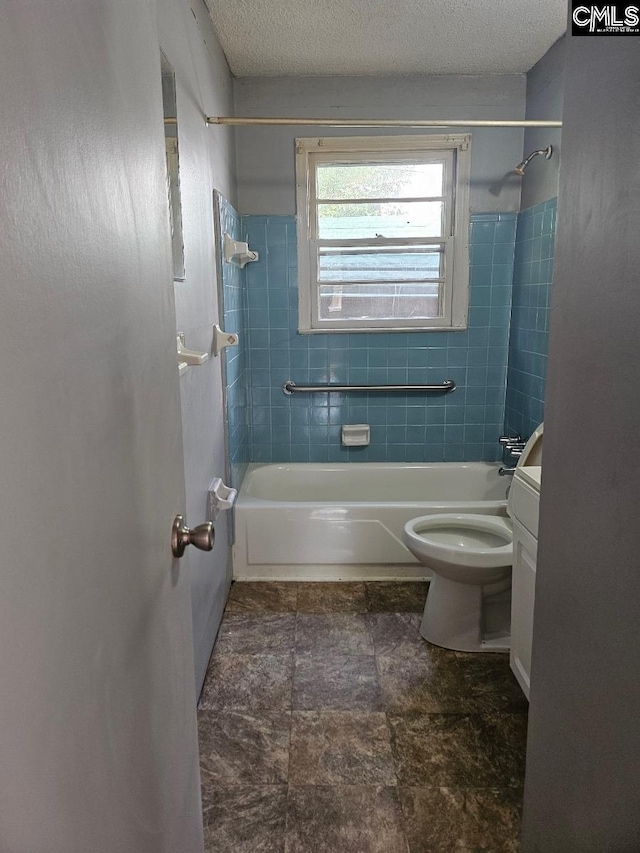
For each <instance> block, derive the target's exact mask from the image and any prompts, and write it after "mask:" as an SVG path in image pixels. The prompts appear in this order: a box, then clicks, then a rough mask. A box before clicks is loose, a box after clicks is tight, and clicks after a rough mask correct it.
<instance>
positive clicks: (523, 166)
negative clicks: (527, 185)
mask: <svg viewBox="0 0 640 853" xmlns="http://www.w3.org/2000/svg"><path fill="white" fill-rule="evenodd" d="M538 154H544V159H545V160H549V158H550V157H551V155H552V154H553V148H552V147H551V145H547V147H546V148H539V149H538V150H537V151H534V152H533V153H531V154H529V156H528V157H527V158H526V160H523V161H522V163H518V165H517V166H516V167H515V169H514V170H513V171H514V172H515V173H516V174H518V175H524V170H525V169H526V168H527V166H528V165H529V163H530V162H531V161H532V160H533V158H534V157H537V156H538Z"/></svg>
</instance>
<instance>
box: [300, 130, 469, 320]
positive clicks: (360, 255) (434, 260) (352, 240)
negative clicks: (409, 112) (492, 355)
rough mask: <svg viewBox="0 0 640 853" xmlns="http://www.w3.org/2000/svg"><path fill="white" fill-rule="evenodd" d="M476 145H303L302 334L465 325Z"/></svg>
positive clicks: (381, 141)
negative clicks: (472, 160) (472, 162)
mask: <svg viewBox="0 0 640 853" xmlns="http://www.w3.org/2000/svg"><path fill="white" fill-rule="evenodd" d="M470 147H471V137H470V136H468V135H464V136H462V135H456V136H450V135H447V136H432V135H430V136H423V137H418V136H386V137H376V138H357V137H343V138H333V139H327V138H324V139H297V140H296V184H297V204H298V218H297V222H298V228H297V231H298V269H299V289H300V331H301V332H307V333H314V332H323V331H331V332H336V331H345V332H353V331H367V330H369V331H382V330H390V329H395V330H411V329H413V330H416V329H438V330H442V329H464V328H466V323H467V305H468V292H469V247H468V234H469V163H470V154H471V151H470Z"/></svg>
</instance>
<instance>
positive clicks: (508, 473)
mask: <svg viewBox="0 0 640 853" xmlns="http://www.w3.org/2000/svg"><path fill="white" fill-rule="evenodd" d="M515 473H516V466H515V465H514V466H513V468H506V467H505V466H504V465H503V466H502V468H498V474H499V475H500V476H501V477H513V475H514V474H515Z"/></svg>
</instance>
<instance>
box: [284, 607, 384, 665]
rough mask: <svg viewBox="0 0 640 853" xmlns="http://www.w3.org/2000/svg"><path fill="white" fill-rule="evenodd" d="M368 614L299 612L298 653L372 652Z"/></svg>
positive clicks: (369, 653)
mask: <svg viewBox="0 0 640 853" xmlns="http://www.w3.org/2000/svg"><path fill="white" fill-rule="evenodd" d="M367 618H368V617H367V616H365V615H358V614H347V613H323V614H306V613H302V614H301V613H299V614H298V618H297V622H296V652H297V653H298V654H321V653H324V654H329V655H331V654H342V655H372V654H373V643H372V642H371V637H370V635H369V629H368V627H367Z"/></svg>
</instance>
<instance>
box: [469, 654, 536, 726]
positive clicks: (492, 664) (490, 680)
mask: <svg viewBox="0 0 640 853" xmlns="http://www.w3.org/2000/svg"><path fill="white" fill-rule="evenodd" d="M455 654H456V658H457V660H458V665H459V669H460V674H459V676H458V678H459V681H460V698H461V702H460V710H462V711H470V712H473V713H489V712H491V711H509V712H513V713H526V712H527V710H528V708H529V703H528V702H527V699H526V697H525V695H524V693H523V692H522V690H521V689H520V685H519V684H518V682H517V681H516V678H515V676H514V674H513V673H512V672H511V667H510V666H509V655H507V654H473V653H466V652H456V653H455Z"/></svg>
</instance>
